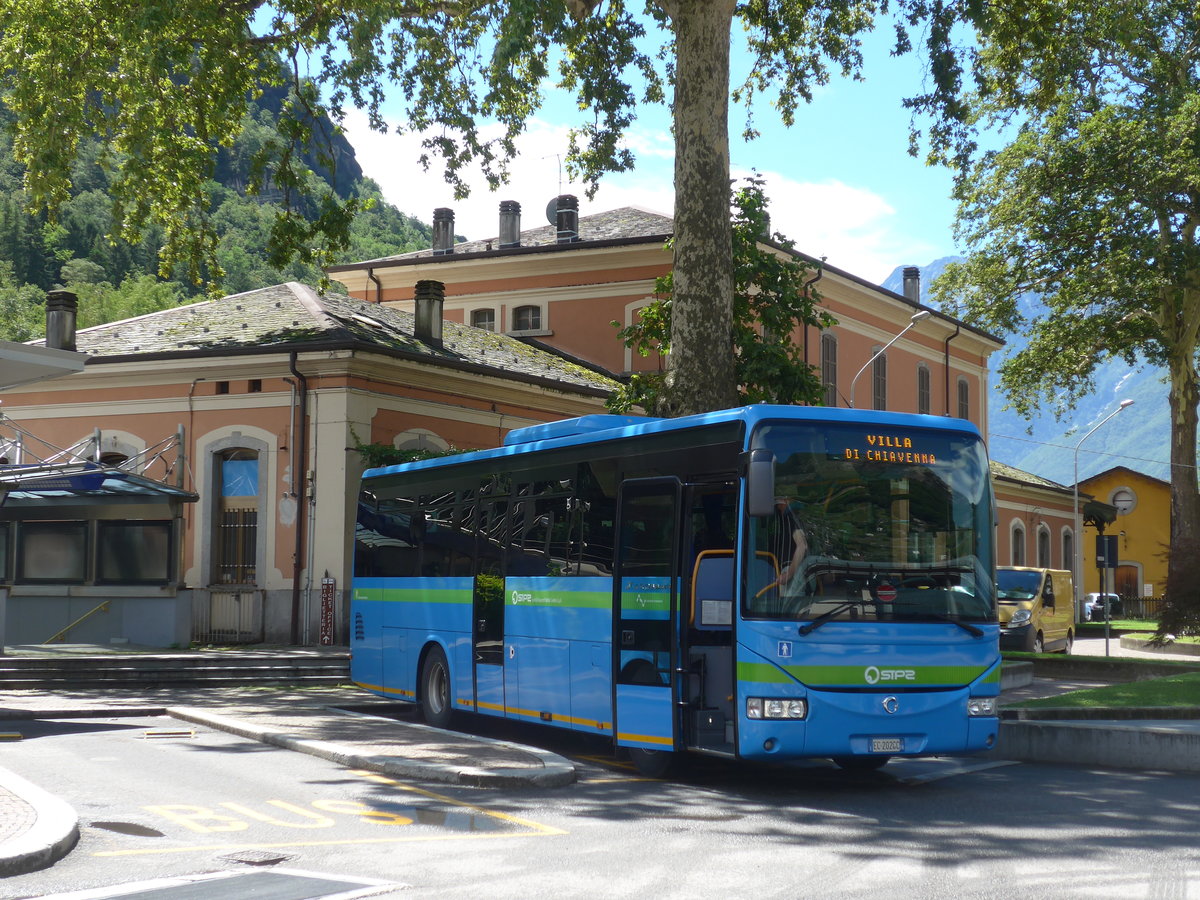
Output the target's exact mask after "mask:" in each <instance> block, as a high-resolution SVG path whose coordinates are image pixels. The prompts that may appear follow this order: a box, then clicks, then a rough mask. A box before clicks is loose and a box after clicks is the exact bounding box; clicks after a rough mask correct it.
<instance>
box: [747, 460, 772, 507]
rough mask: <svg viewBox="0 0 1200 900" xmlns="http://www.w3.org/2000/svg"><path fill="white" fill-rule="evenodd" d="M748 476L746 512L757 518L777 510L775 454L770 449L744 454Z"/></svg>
mask: <svg viewBox="0 0 1200 900" xmlns="http://www.w3.org/2000/svg"><path fill="white" fill-rule="evenodd" d="M742 469H743V471H744V473H745V477H746V512H747V514H748V515H751V516H754V517H756V518H759V517H762V516H769V515H772V514H773V513H774V512H775V454H774V453H772V452H771V451H770V450H766V449H762V448H760V449H758V450H748V451H746V452H745V453H743V454H742Z"/></svg>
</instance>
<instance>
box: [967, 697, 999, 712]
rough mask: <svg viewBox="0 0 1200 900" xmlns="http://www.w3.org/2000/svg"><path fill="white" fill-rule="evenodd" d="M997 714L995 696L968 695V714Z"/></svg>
mask: <svg viewBox="0 0 1200 900" xmlns="http://www.w3.org/2000/svg"><path fill="white" fill-rule="evenodd" d="M995 714H996V698H995V697H968V698H967V715H968V716H994V715H995Z"/></svg>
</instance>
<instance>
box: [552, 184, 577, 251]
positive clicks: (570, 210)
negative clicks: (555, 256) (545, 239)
mask: <svg viewBox="0 0 1200 900" xmlns="http://www.w3.org/2000/svg"><path fill="white" fill-rule="evenodd" d="M555 202H556V204H557V208H558V215H557V216H556V217H555V218H556V220H557V225H558V242H559V243H560V244H570V243H573V242H574V241H577V240H579V198H578V197H576V196H575V195H574V194H559V195H558V197H557V199H556V201H555Z"/></svg>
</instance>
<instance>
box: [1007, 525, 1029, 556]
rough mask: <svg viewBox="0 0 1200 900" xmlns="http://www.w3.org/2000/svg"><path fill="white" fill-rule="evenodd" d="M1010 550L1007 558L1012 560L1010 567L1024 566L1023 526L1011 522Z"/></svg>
mask: <svg viewBox="0 0 1200 900" xmlns="http://www.w3.org/2000/svg"><path fill="white" fill-rule="evenodd" d="M1011 534H1012V542H1011V543H1012V549H1011V551H1010V553H1009V556H1010V557H1011V559H1012V563H1011V565H1014V566H1023V565H1025V526H1024V525H1022V524H1021V523H1020V522H1013V526H1012V532H1011Z"/></svg>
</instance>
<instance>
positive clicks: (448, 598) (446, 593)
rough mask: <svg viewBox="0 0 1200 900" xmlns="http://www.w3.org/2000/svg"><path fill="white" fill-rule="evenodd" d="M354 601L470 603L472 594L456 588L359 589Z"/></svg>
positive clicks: (356, 591) (355, 592)
mask: <svg viewBox="0 0 1200 900" xmlns="http://www.w3.org/2000/svg"><path fill="white" fill-rule="evenodd" d="M354 599H355V600H372V601H376V602H383V603H470V602H471V592H470V591H464V590H459V589H456V588H435V589H422V588H358V589H356V590H355V591H354Z"/></svg>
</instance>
